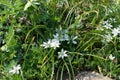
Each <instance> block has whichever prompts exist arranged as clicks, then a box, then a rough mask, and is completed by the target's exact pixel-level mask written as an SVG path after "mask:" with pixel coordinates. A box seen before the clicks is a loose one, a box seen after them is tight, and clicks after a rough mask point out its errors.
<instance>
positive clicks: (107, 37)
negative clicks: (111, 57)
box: [105, 34, 113, 42]
mask: <svg viewBox="0 0 120 80" xmlns="http://www.w3.org/2000/svg"><path fill="white" fill-rule="evenodd" d="M105 39H106V41H107V42H110V41H112V39H113V37H112V36H111V35H110V34H106V35H105Z"/></svg>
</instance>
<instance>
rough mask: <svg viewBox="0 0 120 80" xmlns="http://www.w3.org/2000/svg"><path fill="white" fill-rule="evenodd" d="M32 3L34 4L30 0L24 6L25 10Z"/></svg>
mask: <svg viewBox="0 0 120 80" xmlns="http://www.w3.org/2000/svg"><path fill="white" fill-rule="evenodd" d="M31 5H32V2H31V1H29V0H28V2H27V4H26V5H25V7H24V11H26V10H27V9H28V8H29V7H30V6H31Z"/></svg>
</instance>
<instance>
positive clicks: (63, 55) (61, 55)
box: [58, 49, 68, 59]
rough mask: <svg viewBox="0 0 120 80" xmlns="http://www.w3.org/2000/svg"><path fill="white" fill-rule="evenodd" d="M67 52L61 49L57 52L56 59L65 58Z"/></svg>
mask: <svg viewBox="0 0 120 80" xmlns="http://www.w3.org/2000/svg"><path fill="white" fill-rule="evenodd" d="M66 53H67V51H66V50H64V49H61V52H58V58H62V59H63V58H64V57H67V56H68V55H67V54H66Z"/></svg>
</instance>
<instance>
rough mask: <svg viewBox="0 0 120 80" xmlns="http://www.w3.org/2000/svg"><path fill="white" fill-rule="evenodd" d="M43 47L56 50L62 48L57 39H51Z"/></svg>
mask: <svg viewBox="0 0 120 80" xmlns="http://www.w3.org/2000/svg"><path fill="white" fill-rule="evenodd" d="M41 46H43V47H44V48H53V49H56V48H57V47H59V46H60V42H59V40H57V39H52V40H50V39H49V40H48V41H47V42H43V44H42V45H41Z"/></svg>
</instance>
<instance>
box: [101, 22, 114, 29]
mask: <svg viewBox="0 0 120 80" xmlns="http://www.w3.org/2000/svg"><path fill="white" fill-rule="evenodd" d="M103 27H104V28H106V29H111V28H112V27H113V26H112V25H111V24H110V23H109V22H108V20H107V21H104V22H103Z"/></svg>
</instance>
